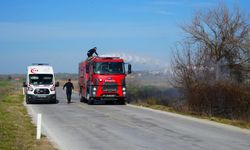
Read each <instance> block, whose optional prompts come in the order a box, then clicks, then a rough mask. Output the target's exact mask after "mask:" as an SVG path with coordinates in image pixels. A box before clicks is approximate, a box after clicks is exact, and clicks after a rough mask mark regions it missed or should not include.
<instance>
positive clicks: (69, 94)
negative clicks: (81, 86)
mask: <svg viewBox="0 0 250 150" xmlns="http://www.w3.org/2000/svg"><path fill="white" fill-rule="evenodd" d="M66 95H67V100H68V103H70V101H71V95H72V92H66Z"/></svg>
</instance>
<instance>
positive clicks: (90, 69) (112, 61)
mask: <svg viewBox="0 0 250 150" xmlns="http://www.w3.org/2000/svg"><path fill="white" fill-rule="evenodd" d="M127 65H128V71H127V74H130V73H131V65H130V64H127ZM125 78H126V71H125V63H124V60H123V59H121V58H119V57H92V58H89V59H87V60H86V61H83V62H81V63H79V81H78V83H79V87H80V96H81V100H80V101H81V102H87V103H88V104H93V103H94V102H96V101H108V100H115V101H118V102H119V103H120V104H125V102H126V95H127V89H126V80H125Z"/></svg>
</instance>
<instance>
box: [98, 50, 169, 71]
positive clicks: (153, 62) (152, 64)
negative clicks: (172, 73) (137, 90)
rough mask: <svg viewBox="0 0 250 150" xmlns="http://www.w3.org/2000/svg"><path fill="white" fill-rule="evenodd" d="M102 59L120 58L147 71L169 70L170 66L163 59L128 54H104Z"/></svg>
mask: <svg viewBox="0 0 250 150" xmlns="http://www.w3.org/2000/svg"><path fill="white" fill-rule="evenodd" d="M101 56H102V57H120V58H123V59H124V60H125V62H128V63H131V64H133V65H139V66H141V67H143V68H145V69H150V70H158V69H163V68H168V67H169V64H168V63H166V62H165V61H162V60H161V59H156V58H152V57H145V56H142V55H140V56H139V55H135V54H128V53H109V54H103V55H101Z"/></svg>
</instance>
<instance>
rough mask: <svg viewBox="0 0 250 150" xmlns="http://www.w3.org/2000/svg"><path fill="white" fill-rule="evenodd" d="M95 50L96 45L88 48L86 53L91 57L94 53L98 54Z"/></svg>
mask: <svg viewBox="0 0 250 150" xmlns="http://www.w3.org/2000/svg"><path fill="white" fill-rule="evenodd" d="M96 50H97V48H96V47H94V48H92V49H90V50H89V51H88V53H87V55H88V58H90V57H92V56H93V54H94V53H95V54H96V56H98V53H97V52H96Z"/></svg>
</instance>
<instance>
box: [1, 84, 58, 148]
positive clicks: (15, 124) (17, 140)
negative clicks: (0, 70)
mask: <svg viewBox="0 0 250 150" xmlns="http://www.w3.org/2000/svg"><path fill="white" fill-rule="evenodd" d="M18 85H19V87H16V86H17V83H16V82H15V81H7V80H0V150H54V149H55V148H54V147H53V146H52V145H51V144H50V143H49V142H48V140H47V138H46V137H42V139H41V140H36V139H35V137H36V128H35V126H34V125H33V124H32V123H31V118H30V117H29V115H28V113H27V110H26V108H25V107H24V105H23V95H22V90H21V88H20V85H21V84H20V83H19V84H18Z"/></svg>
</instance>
